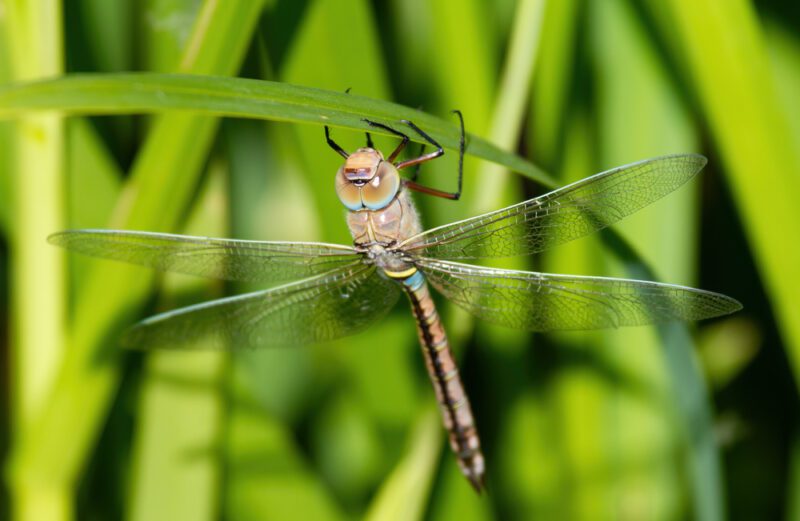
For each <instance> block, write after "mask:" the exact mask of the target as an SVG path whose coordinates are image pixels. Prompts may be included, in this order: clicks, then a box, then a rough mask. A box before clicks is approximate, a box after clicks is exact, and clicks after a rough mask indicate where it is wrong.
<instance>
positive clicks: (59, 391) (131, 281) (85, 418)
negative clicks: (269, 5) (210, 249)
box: [9, 0, 261, 521]
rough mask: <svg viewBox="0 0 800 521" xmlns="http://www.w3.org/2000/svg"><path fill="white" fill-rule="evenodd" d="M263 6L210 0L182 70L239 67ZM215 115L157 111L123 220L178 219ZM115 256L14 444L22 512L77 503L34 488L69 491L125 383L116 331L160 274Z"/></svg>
mask: <svg viewBox="0 0 800 521" xmlns="http://www.w3.org/2000/svg"><path fill="white" fill-rule="evenodd" d="M260 7H261V3H260V2H253V1H246V0H242V1H236V2H233V1H229V2H218V1H215V0H207V1H206V2H205V3H204V4H203V7H202V8H201V15H200V19H199V22H198V23H196V25H195V28H194V32H193V34H192V37H191V38H190V40H189V44H188V48H187V52H186V54H185V55H184V56H185V59H184V61H183V62H182V63H181V71H182V72H187V73H206V74H214V73H216V74H231V73H233V72H235V70H236V69H237V67H238V65H239V64H240V63H241V60H242V57H243V55H244V50H245V49H246V46H247V44H248V42H249V40H250V35H251V34H252V33H251V31H252V29H253V27H254V26H255V21H256V20H257V18H258V15H259V13H260ZM48 34H50V33H48ZM39 36H40V37H41V35H39ZM214 121H215V120H213V119H212V118H207V117H202V116H195V115H189V114H175V115H166V116H163V117H161V118H159V119H158V120H157V122H156V123H155V125H154V126H153V129H152V130H151V132H150V134H149V135H148V139H147V141H146V143H145V145H144V147H143V149H142V150H141V152H140V154H139V156H138V157H137V161H136V163H135V166H134V171H133V173H132V175H131V177H130V180H129V181H128V183H126V186H125V187H124V189H123V192H122V195H121V198H120V200H119V201H118V204H117V208H116V212H115V218H114V223H116V225H117V226H122V227H127V228H138V229H151V230H174V229H175V227H176V226H177V224H178V223H179V222H180V220H181V219H182V217H183V215H184V212H185V211H186V208H187V206H188V204H189V202H190V201H191V198H192V196H193V195H194V187H195V186H196V182H197V178H198V177H199V173H200V172H201V169H200V167H201V166H202V162H203V159H204V158H205V155H206V154H207V151H208V147H209V146H210V142H211V138H212V137H213V132H214V130H215V125H214ZM110 264H111V263H97V264H95V265H93V266H92V268H93V269H92V270H91V271H90V272H89V273H88V275H87V277H86V278H85V280H84V283H83V284H81V287H80V292H79V294H78V295H77V298H76V310H75V313H74V316H73V321H72V324H73V327H72V329H71V331H70V335H69V344H68V348H67V349H66V350H65V355H64V361H63V364H62V365H61V366H60V367H59V371H58V376H57V379H56V381H55V384H54V386H53V387H52V389H51V391H50V393H49V394H48V396H47V400H46V403H45V404H44V407H43V409H42V411H41V413H40V414H38V415H37V418H35V421H34V423H33V424H32V425H31V429H30V431H31V432H30V435H27V436H26V437H25V438H24V439H19V440H18V441H17V443H15V445H14V446H13V447H12V453H11V464H10V474H9V479H10V480H11V483H12V488H13V490H12V491H13V494H14V496H13V500H14V502H15V505H16V506H15V508H16V509H17V512H18V518H19V519H36V520H37V521H38V520H42V519H51V518H53V519H56V518H64V517H66V516H67V515H68V513H69V512H70V510H71V508H70V507H69V506H68V505H62V511H61V515H58V516H56V515H52V516H51V515H38V513H37V512H34V511H33V510H28V509H27V508H26V505H33V504H34V503H33V502H32V501H31V499H32V498H30V497H29V493H28V491H29V490H30V487H31V486H32V484H36V486H40V487H48V488H50V489H54V490H57V491H59V494H60V495H61V496H62V497H65V498H66V497H68V494H70V493H71V492H72V490H73V487H74V486H75V484H76V482H77V480H78V478H79V476H80V474H81V472H82V471H83V469H84V467H85V466H86V464H87V461H88V458H89V455H90V454H91V449H92V447H93V446H94V443H95V442H96V440H97V438H98V436H99V434H100V432H101V427H102V425H103V420H104V419H105V417H106V414H107V411H108V407H109V405H110V403H111V399H112V398H113V397H114V394H115V391H116V387H117V385H118V383H119V370H120V363H121V359H120V353H119V348H118V346H117V342H116V339H117V338H118V336H119V333H120V331H121V329H122V327H124V325H125V324H126V323H127V322H128V321H129V320H130V319H131V318H132V316H133V314H134V313H135V310H136V309H137V308H138V306H139V305H140V303H141V302H142V301H143V299H144V298H145V297H146V296H147V295H148V293H149V291H150V290H151V281H152V275H151V274H149V273H147V272H146V271H143V270H138V269H137V268H135V267H122V266H111V265H110ZM110 288H113V290H111V289H110ZM77 410H79V411H80V414H76V413H75V411H77ZM36 504H38V502H37V503H36Z"/></svg>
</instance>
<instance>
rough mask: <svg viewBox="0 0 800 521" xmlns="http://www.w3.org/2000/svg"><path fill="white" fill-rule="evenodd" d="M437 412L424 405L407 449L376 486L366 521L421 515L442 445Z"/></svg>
mask: <svg viewBox="0 0 800 521" xmlns="http://www.w3.org/2000/svg"><path fill="white" fill-rule="evenodd" d="M440 423H441V422H440V420H439V412H438V411H437V410H435V409H434V408H432V407H428V408H427V409H426V410H425V411H424V412H423V413H421V414H420V415H419V418H418V420H417V422H416V425H415V426H414V429H413V430H412V433H411V437H410V439H409V442H408V449H407V452H406V453H405V454H404V455H403V457H402V458H401V460H400V462H399V464H398V465H397V466H396V467H395V469H394V471H392V474H391V475H390V476H389V478H388V479H387V480H386V481H385V482H384V484H383V486H381V488H380V489H379V490H378V492H377V494H376V496H375V499H373V500H372V503H371V504H370V506H369V510H367V513H366V515H365V516H364V518H365V519H368V520H370V521H394V520H403V521H405V520H409V521H413V520H417V519H424V518H425V506H426V503H427V498H428V494H429V493H430V492H429V489H430V487H431V482H432V477H433V475H434V471H435V468H436V463H437V461H438V455H439V453H440V451H441V447H442V442H441V438H442V427H441V424H440Z"/></svg>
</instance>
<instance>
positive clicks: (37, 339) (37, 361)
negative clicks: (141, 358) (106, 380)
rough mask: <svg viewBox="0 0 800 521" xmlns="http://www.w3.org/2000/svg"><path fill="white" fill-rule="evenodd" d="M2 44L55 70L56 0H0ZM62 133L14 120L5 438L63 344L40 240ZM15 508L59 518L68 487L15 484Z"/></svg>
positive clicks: (41, 388)
mask: <svg viewBox="0 0 800 521" xmlns="http://www.w3.org/2000/svg"><path fill="white" fill-rule="evenodd" d="M4 7H5V9H6V10H7V13H6V14H7V17H8V18H7V28H8V43H9V48H10V51H11V52H10V54H11V62H12V71H13V76H14V78H15V79H17V80H29V79H35V78H43V77H50V76H58V75H60V74H61V73H62V72H63V45H62V31H61V24H62V20H61V2H60V0H43V1H38V2H25V1H23V0H7V1H6V2H5V5H4ZM63 163H64V131H63V121H62V119H61V117H60V116H58V115H56V114H41V115H35V116H30V117H26V118H24V119H21V120H19V122H18V123H17V125H16V168H15V174H14V179H13V183H12V184H13V197H14V213H13V216H12V218H11V220H10V221H11V245H12V246H11V258H12V261H11V262H12V267H11V269H12V273H13V275H12V286H11V302H12V309H13V310H14V311H13V325H12V338H13V340H12V345H13V347H12V350H13V351H12V352H13V354H12V356H13V364H12V365H13V367H14V369H13V371H12V377H13V378H14V380H13V391H12V393H13V398H12V413H13V421H12V440H13V442H12V443H17V442H19V441H20V440H22V439H24V438H25V436H27V435H28V433H29V429H30V426H31V424H32V422H33V421H34V420H35V419H36V418H37V417H38V415H39V414H40V413H41V411H42V409H43V406H44V403H45V401H46V399H47V395H48V392H49V390H50V388H51V386H52V384H53V380H54V377H55V374H56V372H57V370H58V366H59V362H60V360H61V354H62V352H63V345H64V319H65V306H66V295H65V290H66V288H65V277H64V270H63V261H64V255H63V252H59V251H55V249H54V248H51V247H49V245H48V244H47V243H46V242H45V240H44V238H45V237H47V235H48V234H50V233H52V232H53V231H54V230H58V229H60V228H63V224H64V221H65V216H64V188H65V182H64V164H63ZM20 485H21V486H20V487H19V488H18V489H17V490H16V491H15V493H16V494H18V496H17V497H18V499H19V501H17V502H16V503H15V513H16V514H17V515H19V516H20V517H23V518H28V519H42V518H53V519H66V518H68V517H69V512H70V510H71V498H70V497H69V495H68V492H67V491H65V490H63V489H61V488H58V487H53V488H51V487H47V486H45V487H41V486H39V485H40V484H27V483H25V484H20Z"/></svg>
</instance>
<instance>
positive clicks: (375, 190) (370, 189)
mask: <svg viewBox="0 0 800 521" xmlns="http://www.w3.org/2000/svg"><path fill="white" fill-rule="evenodd" d="M399 189H400V174H398V173H397V168H395V167H394V165H393V164H391V163H389V162H388V161H382V162H381V164H380V165H379V166H378V172H377V173H376V174H375V177H373V178H372V179H371V180H370V181H369V182H368V183H367V184H365V185H364V188H363V189H362V194H361V198H362V200H363V201H364V206H366V207H367V208H369V209H370V210H380V209H381V208H386V207H387V206H388V205H389V203H391V202H392V199H394V196H395V195H397V191H398V190H399Z"/></svg>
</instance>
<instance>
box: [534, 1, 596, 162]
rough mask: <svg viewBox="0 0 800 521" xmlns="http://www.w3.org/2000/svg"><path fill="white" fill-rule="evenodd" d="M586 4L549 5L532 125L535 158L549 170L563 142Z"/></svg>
mask: <svg viewBox="0 0 800 521" xmlns="http://www.w3.org/2000/svg"><path fill="white" fill-rule="evenodd" d="M582 4H583V2H582V0H561V1H558V2H547V6H546V7H545V12H544V22H543V26H542V43H541V51H540V58H539V60H538V63H537V65H536V73H535V78H534V82H533V89H532V91H531V98H532V99H531V115H532V117H531V118H530V123H529V125H528V127H529V130H530V136H529V137H530V142H531V143H532V149H533V152H534V154H535V157H536V159H537V161H538V163H539V164H541V165H544V167H545V168H547V169H551V168H553V166H554V165H555V164H556V162H557V161H558V154H559V152H560V145H561V142H562V141H563V136H562V133H563V131H564V126H565V124H566V120H567V117H566V112H567V101H568V99H569V96H570V91H571V85H572V83H571V80H572V73H573V69H574V67H575V47H576V45H577V43H576V41H577V38H576V36H577V30H578V20H579V17H578V14H579V13H580V11H581V7H582Z"/></svg>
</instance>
